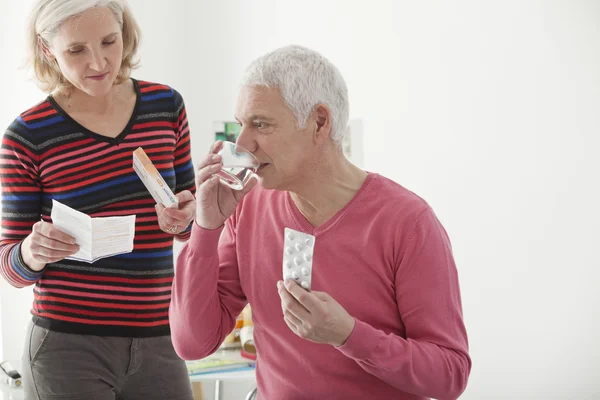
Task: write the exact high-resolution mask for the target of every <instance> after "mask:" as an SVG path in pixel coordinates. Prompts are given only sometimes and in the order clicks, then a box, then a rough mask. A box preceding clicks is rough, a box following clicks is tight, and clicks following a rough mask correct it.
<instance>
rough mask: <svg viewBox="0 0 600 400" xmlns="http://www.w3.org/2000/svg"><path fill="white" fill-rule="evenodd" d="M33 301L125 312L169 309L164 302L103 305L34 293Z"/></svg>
mask: <svg viewBox="0 0 600 400" xmlns="http://www.w3.org/2000/svg"><path fill="white" fill-rule="evenodd" d="M34 297H35V301H36V302H39V301H53V302H57V303H66V304H75V305H79V306H87V307H98V308H118V309H126V310H155V309H159V308H167V307H169V302H165V303H162V304H124V303H119V304H116V303H103V302H99V301H85V300H75V299H63V298H61V297H54V296H39V295H38V294H37V293H35V292H34Z"/></svg>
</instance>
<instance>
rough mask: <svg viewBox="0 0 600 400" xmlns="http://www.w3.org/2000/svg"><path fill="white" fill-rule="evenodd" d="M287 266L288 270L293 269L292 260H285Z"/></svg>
mask: <svg viewBox="0 0 600 400" xmlns="http://www.w3.org/2000/svg"><path fill="white" fill-rule="evenodd" d="M285 266H286V267H288V268H292V266H293V264H292V262H291V261H290V260H285Z"/></svg>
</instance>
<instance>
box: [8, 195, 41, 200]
mask: <svg viewBox="0 0 600 400" xmlns="http://www.w3.org/2000/svg"><path fill="white" fill-rule="evenodd" d="M39 198H40V196H39V195H37V194H28V195H23V194H16V195H12V196H10V195H3V196H2V200H10V201H33V200H39Z"/></svg>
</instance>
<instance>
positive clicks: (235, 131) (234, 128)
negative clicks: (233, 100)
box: [225, 122, 242, 142]
mask: <svg viewBox="0 0 600 400" xmlns="http://www.w3.org/2000/svg"><path fill="white" fill-rule="evenodd" d="M241 131H242V127H241V126H240V124H238V123H237V122H225V136H226V137H227V138H228V139H229V140H230V141H233V142H235V141H236V140H237V137H238V136H239V134H240V132H241ZM231 139H233V140H231Z"/></svg>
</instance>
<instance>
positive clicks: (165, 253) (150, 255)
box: [114, 250, 173, 259]
mask: <svg viewBox="0 0 600 400" xmlns="http://www.w3.org/2000/svg"><path fill="white" fill-rule="evenodd" d="M169 256H173V250H168V251H161V252H156V253H127V254H121V255H118V256H114V258H126V259H132V258H133V259H135V258H154V257H169Z"/></svg>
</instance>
